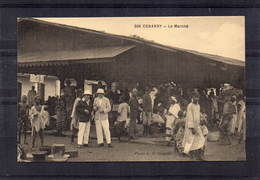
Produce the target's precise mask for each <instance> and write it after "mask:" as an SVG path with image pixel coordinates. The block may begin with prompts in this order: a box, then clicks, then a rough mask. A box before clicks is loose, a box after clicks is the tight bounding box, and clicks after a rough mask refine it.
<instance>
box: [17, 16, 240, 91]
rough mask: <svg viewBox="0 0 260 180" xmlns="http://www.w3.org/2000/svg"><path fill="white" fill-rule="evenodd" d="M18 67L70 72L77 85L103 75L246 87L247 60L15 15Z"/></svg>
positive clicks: (40, 71)
mask: <svg viewBox="0 0 260 180" xmlns="http://www.w3.org/2000/svg"><path fill="white" fill-rule="evenodd" d="M172 38H173V39H174V37H172ZM18 72H19V73H31V74H43V75H54V76H57V77H58V78H59V80H60V81H61V82H63V81H64V80H65V79H66V78H74V79H76V80H77V82H78V86H79V87H83V82H84V79H89V80H100V79H102V80H105V81H106V82H107V84H111V82H113V81H119V80H121V81H137V82H139V83H140V84H143V85H148V84H158V83H164V82H169V81H173V82H175V83H177V84H181V85H182V86H184V87H201V88H205V87H220V83H229V84H231V85H233V86H234V87H236V88H241V89H245V62H242V61H239V60H236V59H231V58H226V57H221V56H216V55H210V54H205V53H200V52H196V51H190V50H185V49H180V48H176V47H169V46H164V45H161V44H158V43H155V42H151V41H147V40H144V39H141V38H134V37H126V36H119V35H113V34H108V33H105V32H100V31H95V30H90V29H83V28H78V27H72V26H67V25H61V24H56V23H50V22H45V21H41V20H38V19H31V18H28V19H27V18H23V19H20V20H19V21H18ZM63 84H64V83H61V85H63Z"/></svg>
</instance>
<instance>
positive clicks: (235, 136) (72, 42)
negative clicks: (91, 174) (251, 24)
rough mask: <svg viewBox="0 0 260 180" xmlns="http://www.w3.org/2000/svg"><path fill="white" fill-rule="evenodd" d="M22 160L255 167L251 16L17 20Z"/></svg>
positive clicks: (19, 127) (19, 143)
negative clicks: (248, 84) (250, 117)
mask: <svg viewBox="0 0 260 180" xmlns="http://www.w3.org/2000/svg"><path fill="white" fill-rule="evenodd" d="M17 24H18V31H17V33H18V36H17V52H18V54H17V63H18V73H17V82H18V86H17V87H18V91H17V92H18V94H17V97H18V112H17V113H18V120H17V161H18V162H118V161H120V162H133V161H134V162H140V161H246V148H245V147H246V106H245V100H246V97H245V18H244V17H243V16H215V17H210V16H207V17H206V16H203V17H202V16H201V17H199V16H198V17H194V16H193V17H121V18H119V17H114V18H112V17H111V18H109V17H106V18H18V20H17Z"/></svg>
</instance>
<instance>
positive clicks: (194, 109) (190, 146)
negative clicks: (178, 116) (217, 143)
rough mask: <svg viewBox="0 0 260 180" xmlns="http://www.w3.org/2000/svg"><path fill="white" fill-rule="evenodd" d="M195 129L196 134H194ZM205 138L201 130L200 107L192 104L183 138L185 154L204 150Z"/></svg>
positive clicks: (187, 115)
mask: <svg viewBox="0 0 260 180" xmlns="http://www.w3.org/2000/svg"><path fill="white" fill-rule="evenodd" d="M191 128H194V129H195V131H196V133H195V135H193V134H192V129H191ZM204 143H205V138H204V136H203V134H202V131H201V128H200V105H199V104H194V103H192V102H191V103H190V104H189V105H188V107H187V114H186V117H185V132H184V138H183V143H182V145H183V147H184V153H186V154H188V153H189V152H190V151H193V150H197V149H200V148H203V146H204Z"/></svg>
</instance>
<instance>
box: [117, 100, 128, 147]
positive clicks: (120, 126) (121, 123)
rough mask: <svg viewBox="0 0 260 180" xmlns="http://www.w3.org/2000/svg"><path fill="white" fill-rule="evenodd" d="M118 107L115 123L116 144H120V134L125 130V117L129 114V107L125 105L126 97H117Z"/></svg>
mask: <svg viewBox="0 0 260 180" xmlns="http://www.w3.org/2000/svg"><path fill="white" fill-rule="evenodd" d="M119 102H120V104H119V107H118V113H117V120H116V122H115V126H116V130H117V138H118V142H121V135H122V132H126V133H127V130H126V129H125V125H126V121H127V116H128V114H129V106H128V104H127V103H126V96H125V95H121V96H120V97H119Z"/></svg>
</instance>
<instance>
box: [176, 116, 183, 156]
mask: <svg viewBox="0 0 260 180" xmlns="http://www.w3.org/2000/svg"><path fill="white" fill-rule="evenodd" d="M179 127H180V128H179V129H178V132H177V134H176V138H175V145H176V150H177V152H178V153H179V154H181V155H182V154H183V150H184V147H183V146H182V141H183V138H184V131H185V120H184V119H182V120H180V121H179Z"/></svg>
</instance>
